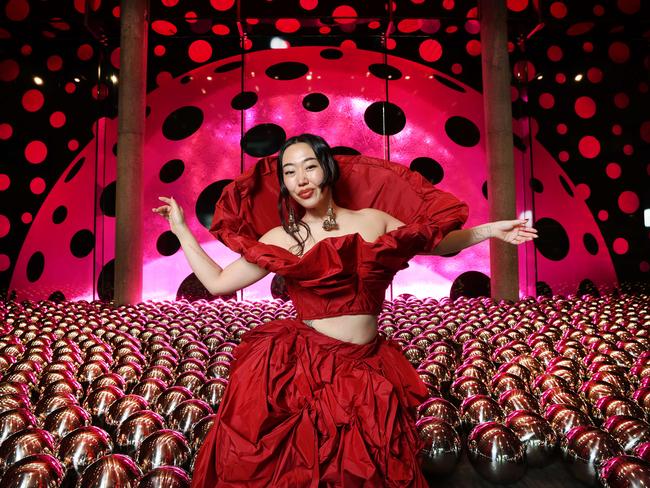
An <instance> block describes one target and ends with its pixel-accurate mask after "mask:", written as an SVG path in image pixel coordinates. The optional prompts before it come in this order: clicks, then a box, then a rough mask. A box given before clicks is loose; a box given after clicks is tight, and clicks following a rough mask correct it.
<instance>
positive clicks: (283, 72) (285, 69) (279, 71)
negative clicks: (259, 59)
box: [266, 61, 309, 80]
mask: <svg viewBox="0 0 650 488" xmlns="http://www.w3.org/2000/svg"><path fill="white" fill-rule="evenodd" d="M308 72H309V66H307V65H306V64H304V63H297V62H295V61H285V62H284V63H277V64H274V65H273V66H269V67H268V68H267V69H266V76H268V77H269V78H272V79H274V80H295V79H296V78H300V77H301V76H305V75H306V74H307V73H308Z"/></svg>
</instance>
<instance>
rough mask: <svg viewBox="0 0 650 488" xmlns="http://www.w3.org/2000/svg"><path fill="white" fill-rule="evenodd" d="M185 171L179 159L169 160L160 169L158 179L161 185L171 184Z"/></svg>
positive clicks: (183, 164)
mask: <svg viewBox="0 0 650 488" xmlns="http://www.w3.org/2000/svg"><path fill="white" fill-rule="evenodd" d="M183 171H185V163H183V161H182V160H180V159H170V160H169V161H167V162H166V163H165V164H163V166H162V168H160V174H159V178H160V181H162V182H163V183H172V182H174V181H176V180H177V179H179V178H180V177H181V175H182V174H183Z"/></svg>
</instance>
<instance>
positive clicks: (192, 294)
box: [176, 273, 237, 302]
mask: <svg viewBox="0 0 650 488" xmlns="http://www.w3.org/2000/svg"><path fill="white" fill-rule="evenodd" d="M236 297H237V294H236V293H230V294H228V295H222V296H220V297H219V298H221V299H222V300H230V299H233V300H234V299H235V298H236ZM183 298H184V299H186V300H189V301H191V302H193V301H195V300H212V299H214V298H215V297H214V295H212V294H211V293H210V292H209V291H208V290H207V288H206V287H205V286H203V283H201V282H200V281H199V279H198V278H197V277H196V275H195V274H194V273H192V274H190V275H189V276H188V277H187V278H185V279H184V280H183V282H182V283H181V284H180V286H179V287H178V291H177V292H176V300H181V299H183Z"/></svg>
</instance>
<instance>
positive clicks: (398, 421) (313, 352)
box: [192, 320, 428, 488]
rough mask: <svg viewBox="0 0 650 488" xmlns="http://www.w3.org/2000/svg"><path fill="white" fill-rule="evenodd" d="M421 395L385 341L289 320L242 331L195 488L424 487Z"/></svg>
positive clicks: (404, 363) (198, 465) (197, 467)
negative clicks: (358, 340) (355, 340)
mask: <svg viewBox="0 0 650 488" xmlns="http://www.w3.org/2000/svg"><path fill="white" fill-rule="evenodd" d="M427 396H428V393H427V390H426V387H425V386H424V384H423V383H422V381H421V380H420V378H419V377H418V375H417V373H416V371H415V370H414V369H413V367H412V366H411V365H410V363H408V361H407V360H406V359H405V358H404V356H403V354H402V352H401V351H400V350H399V348H398V347H397V346H396V345H395V344H394V343H392V342H389V341H386V340H385V339H384V338H383V337H382V336H377V337H376V338H375V339H374V340H373V341H372V342H370V343H368V344H364V345H357V344H352V343H348V342H343V341H340V340H337V339H333V338H331V337H328V336H326V335H324V334H321V333H319V332H317V331H316V330H314V329H312V328H310V327H308V326H306V325H305V324H304V323H302V322H299V321H296V320H278V321H273V322H269V323H267V324H264V325H261V326H259V327H257V328H255V329H253V330H252V331H250V332H248V333H247V334H246V335H245V336H244V338H243V341H242V343H241V344H240V345H239V346H238V347H237V348H236V349H235V359H234V361H233V363H232V371H231V377H230V383H229V385H228V387H227V389H226V392H225V394H224V397H223V400H222V403H221V406H220V408H219V411H218V418H217V419H216V421H215V424H214V427H213V428H212V430H211V431H210V433H209V434H208V436H207V438H206V439H205V441H204V444H203V447H202V448H201V450H200V451H199V454H198V456H197V459H196V463H195V468H194V475H193V479H192V487H193V488H215V487H220V488H224V487H235V486H237V487H243V486H246V487H258V486H259V487H270V486H272V487H292V488H296V487H313V488H317V487H319V486H328V487H329V486H331V487H333V486H336V487H355V488H357V487H361V486H365V487H385V486H389V487H398V486H399V487H401V486H409V487H416V488H417V487H426V486H427V483H426V482H425V480H424V477H423V475H422V473H421V471H420V466H419V462H418V458H417V456H418V453H419V452H420V449H421V448H422V447H423V445H422V441H421V439H420V438H419V436H418V434H417V431H416V429H415V410H416V408H417V406H418V405H419V404H420V403H422V402H423V401H424V400H425V399H426V398H427Z"/></svg>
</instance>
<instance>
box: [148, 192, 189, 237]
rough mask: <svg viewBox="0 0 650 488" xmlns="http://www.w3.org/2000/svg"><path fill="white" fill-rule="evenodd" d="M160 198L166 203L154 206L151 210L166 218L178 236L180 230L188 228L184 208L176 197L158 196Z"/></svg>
mask: <svg viewBox="0 0 650 488" xmlns="http://www.w3.org/2000/svg"><path fill="white" fill-rule="evenodd" d="M158 200H160V201H162V202H164V203H165V205H162V206H160V207H156V208H152V209H151V210H152V211H153V212H154V213H157V214H158V215H160V216H161V217H163V218H164V219H166V220H167V222H169V228H170V230H171V231H172V232H173V233H174V234H175V235H176V236H178V234H179V232H181V231H184V230H186V229H187V224H186V223H185V214H184V213H183V209H182V208H181V206H180V205H179V204H178V203H177V202H176V200H175V199H174V197H169V198H168V197H158Z"/></svg>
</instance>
